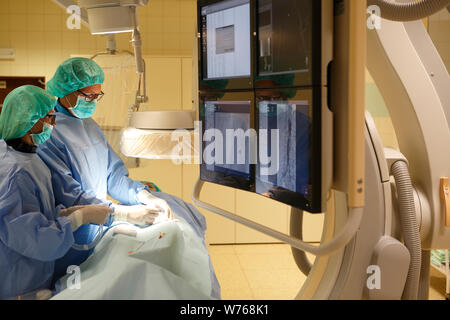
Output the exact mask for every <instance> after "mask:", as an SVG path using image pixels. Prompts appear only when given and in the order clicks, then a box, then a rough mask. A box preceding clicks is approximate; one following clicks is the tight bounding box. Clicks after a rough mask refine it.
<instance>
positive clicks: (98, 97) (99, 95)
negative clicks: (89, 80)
mask: <svg viewBox="0 0 450 320" xmlns="http://www.w3.org/2000/svg"><path fill="white" fill-rule="evenodd" d="M77 92H79V93H81V94H82V95H83V96H84V97H85V98H86V100H87V101H94V100H97V102H98V101H100V100H101V99H102V98H103V96H104V95H105V94H104V93H103V91H100V93H92V94H86V93H84V92H83V91H81V90H77Z"/></svg>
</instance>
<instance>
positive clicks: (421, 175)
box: [193, 0, 450, 299]
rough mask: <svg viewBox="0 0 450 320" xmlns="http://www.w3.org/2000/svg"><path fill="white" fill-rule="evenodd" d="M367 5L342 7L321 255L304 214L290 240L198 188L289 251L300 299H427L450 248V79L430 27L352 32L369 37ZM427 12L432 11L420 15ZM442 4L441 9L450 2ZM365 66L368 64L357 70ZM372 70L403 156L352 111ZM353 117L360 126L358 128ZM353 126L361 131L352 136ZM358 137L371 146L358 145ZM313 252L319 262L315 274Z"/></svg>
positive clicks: (196, 197)
mask: <svg viewBox="0 0 450 320" xmlns="http://www.w3.org/2000/svg"><path fill="white" fill-rule="evenodd" d="M360 2H361V3H362V2H365V1H358V3H359V4H356V2H355V1H351V0H347V1H342V3H343V5H344V8H346V10H345V13H344V14H343V15H341V16H340V17H338V18H335V25H334V33H335V40H334V46H335V50H334V51H335V52H334V55H335V56H334V61H335V62H334V65H333V68H334V70H333V72H334V77H335V78H334V79H333V81H334V82H333V85H332V88H331V90H332V91H333V92H332V97H333V99H334V101H335V102H336V101H337V105H336V108H335V114H334V126H335V142H336V143H335V145H334V156H335V159H336V160H335V166H334V178H333V182H334V183H333V190H332V191H331V192H330V196H329V199H328V206H327V212H326V213H325V221H324V229H323V233H322V239H321V245H320V246H318V247H313V246H310V245H307V244H306V243H304V242H303V241H301V228H302V223H301V222H302V218H301V217H302V212H301V211H300V210H297V209H294V208H293V209H292V213H291V226H290V235H289V236H287V235H284V234H280V233H279V232H277V231H274V230H272V229H270V228H268V227H266V226H261V225H259V224H256V223H254V222H252V221H248V220H246V219H244V218H242V217H239V216H236V215H234V214H232V213H229V212H226V211H224V210H222V209H220V208H216V207H214V206H211V205H209V204H206V203H204V202H203V201H200V192H201V187H202V185H203V182H202V181H200V180H199V181H198V182H197V184H196V186H195V187H194V190H193V201H194V203H195V204H196V205H198V206H200V207H203V208H205V209H208V210H209V211H211V212H215V213H217V214H220V215H222V216H224V217H226V218H229V219H232V220H234V221H237V222H239V223H243V224H245V225H246V226H248V227H251V228H254V229H256V230H259V231H261V232H263V233H266V234H268V235H270V236H272V237H275V238H277V239H280V240H282V241H284V242H286V243H289V244H291V246H292V250H293V254H294V258H295V260H296V262H297V264H298V266H299V268H300V269H301V270H302V271H303V272H304V273H305V274H307V275H308V278H307V280H306V282H305V283H304V285H303V287H302V288H301V290H300V292H299V293H298V295H297V297H296V298H298V299H361V298H367V299H428V287H429V283H428V281H429V280H428V279H429V267H430V259H429V258H430V250H431V249H447V248H450V205H449V201H450V199H449V196H448V184H446V183H447V181H448V180H447V179H446V178H448V177H450V149H449V147H448V146H450V129H449V128H450V92H449V90H448V88H450V78H449V74H448V72H447V70H446V68H445V66H444V64H443V62H442V59H441V58H440V56H439V54H438V52H437V50H436V49H435V47H434V45H433V43H432V41H431V39H430V37H429V36H428V33H427V32H426V30H425V28H424V25H423V23H422V21H411V22H392V21H388V20H385V19H383V20H382V27H381V29H379V30H376V29H375V30H367V35H366V34H365V32H361V30H360V29H354V28H355V27H358V28H362V29H364V30H365V28H366V25H365V22H366V20H365V19H364V21H362V20H361V16H360V15H361V7H358V6H359V5H361V3H360ZM368 2H369V4H377V3H378V4H381V5H382V4H383V3H382V2H383V1H374V0H369V1H368ZM426 2H428V4H429V3H430V2H433V1H420V5H424V3H425V6H426V5H427V4H426ZM437 2H440V3H437ZM436 3H437V4H436ZM434 4H435V5H437V6H440V8H442V7H443V6H442V5H443V4H444V5H445V1H434ZM448 4H449V2H448V1H447V5H448ZM402 6H411V3H409V4H401V3H398V7H397V8H394V9H393V10H394V11H390V12H389V14H391V15H390V16H389V15H388V16H389V18H390V19H394V18H395V17H397V18H398V11H396V10H398V9H405V8H404V7H402ZM365 8H366V6H364V11H365ZM427 8H428V9H429V10H436V8H437V7H436V6H435V7H434V9H433V8H431V9H430V7H427ZM388 9H389V8H388ZM411 11H415V12H412V13H411ZM409 12H410V14H409V15H407V16H405V15H401V16H402V17H403V19H404V20H414V19H415V18H417V7H416V8H415V10H409ZM430 12H431V11H430ZM358 15H359V16H358ZM365 18H367V17H365ZM398 20H400V18H398ZM366 37H367V38H366ZM366 39H367V41H366ZM361 42H362V43H363V45H361ZM358 44H359V45H358ZM365 44H367V48H366V47H365ZM366 50H367V61H365V60H364V57H365V51H366ZM361 56H363V57H362V58H361ZM357 57H359V59H362V60H352V58H353V59H355V58H357ZM366 65H367V69H368V70H369V72H370V73H371V75H372V77H373V78H374V80H375V82H376V84H377V86H378V88H379V90H380V92H381V95H382V96H383V98H384V101H385V103H386V105H387V107H388V110H389V113H390V116H391V119H392V122H393V125H394V128H395V131H396V135H397V138H398V142H399V147H400V150H392V149H386V148H384V147H383V145H382V143H381V139H380V137H379V135H378V133H377V130H376V128H375V125H374V122H373V119H372V118H371V116H370V114H369V113H366V114H365V125H363V126H361V122H358V121H360V120H361V118H360V114H358V112H360V111H358V110H360V109H358V106H355V105H353V107H354V108H356V109H353V110H352V104H355V103H359V104H360V105H359V107H361V106H364V99H361V94H362V95H363V96H364V88H361V85H362V84H363V83H361V82H364V79H361V72H362V70H361V66H362V68H364V67H365V66H366ZM363 78H364V77H363ZM336 83H339V84H340V85H336ZM358 91H359V92H358ZM361 91H362V92H361ZM338 106H339V107H342V108H340V109H339V108H338ZM363 109H364V108H363ZM354 112H356V113H354ZM355 115H356V117H359V118H357V119H352V116H355ZM352 121H354V122H353V124H354V126H353V127H352V126H348V124H349V123H351V122H352ZM348 127H350V128H348ZM352 130H356V131H353V132H352ZM358 130H360V131H359V134H360V136H361V137H363V139H364V140H363V141H362V142H363V144H361V141H359V142H358V141H355V140H353V141H352V138H355V137H352V134H358ZM363 131H364V135H363V134H362V132H363ZM361 146H362V148H363V149H362V150H361V149H358V148H361ZM361 156H362V157H363V158H362V159H361V158H358V157H361ZM352 161H353V165H352V166H350V163H351V162H352ZM353 167H357V170H360V172H362V175H363V177H364V179H363V181H364V196H363V197H361V195H358V194H356V195H355V193H354V192H355V190H354V189H352V188H353V187H352V182H353V183H356V181H355V179H354V180H350V179H352V177H357V176H358V174H357V170H356V172H355V171H353V173H351V171H352V170H353ZM355 187H357V183H356V184H355ZM446 188H447V189H446ZM446 190H447V191H446ZM352 194H353V195H352ZM350 208H353V209H350ZM327 245H328V247H327ZM320 248H322V249H323V250H321V249H320ZM305 251H306V252H311V253H313V254H316V255H317V258H316V260H315V262H314V264H313V265H311V264H310V262H309V261H308V259H307V258H306V255H305ZM447 267H448V266H447Z"/></svg>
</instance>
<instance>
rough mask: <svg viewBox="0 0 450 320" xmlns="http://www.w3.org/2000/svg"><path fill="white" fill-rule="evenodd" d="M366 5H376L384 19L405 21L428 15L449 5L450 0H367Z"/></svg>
mask: <svg viewBox="0 0 450 320" xmlns="http://www.w3.org/2000/svg"><path fill="white" fill-rule="evenodd" d="M367 5H368V6H371V5H376V6H378V7H379V8H380V11H381V17H382V18H384V19H387V20H392V21H402V22H406V21H415V20H420V19H423V18H426V17H429V16H431V15H432V14H434V13H436V12H438V11H440V10H442V9H444V8H445V7H447V6H448V5H450V0H420V1H418V2H409V3H399V2H392V1H388V0H367Z"/></svg>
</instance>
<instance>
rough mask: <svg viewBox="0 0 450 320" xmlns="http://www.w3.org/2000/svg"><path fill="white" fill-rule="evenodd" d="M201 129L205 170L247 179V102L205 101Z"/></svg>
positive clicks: (248, 165)
mask: <svg viewBox="0 0 450 320" xmlns="http://www.w3.org/2000/svg"><path fill="white" fill-rule="evenodd" d="M204 125H205V128H204V129H205V132H204V135H203V139H204V140H207V141H205V142H204V148H203V151H204V154H203V155H204V161H205V163H206V169H207V170H209V171H214V172H222V173H224V174H231V175H235V176H241V177H244V178H249V177H250V136H248V133H249V128H250V102H249V101H242V102H239V101H235V102H223V101H222V102H216V101H208V102H206V103H205V122H204ZM246 134H247V135H246Z"/></svg>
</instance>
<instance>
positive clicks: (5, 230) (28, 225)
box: [0, 174, 74, 261]
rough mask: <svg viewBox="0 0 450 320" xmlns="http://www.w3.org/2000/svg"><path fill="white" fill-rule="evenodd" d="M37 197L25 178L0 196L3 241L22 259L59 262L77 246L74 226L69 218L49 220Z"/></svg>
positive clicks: (12, 181)
mask: <svg viewBox="0 0 450 320" xmlns="http://www.w3.org/2000/svg"><path fill="white" fill-rule="evenodd" d="M35 195H36V190H35V188H34V184H33V182H32V181H31V180H30V179H29V178H28V176H27V175H26V174H19V175H17V176H16V177H15V178H14V179H12V180H11V189H10V190H8V191H7V192H5V193H4V194H1V195H0V208H1V209H0V220H1V222H2V223H1V224H0V241H1V242H2V243H3V244H5V245H6V246H7V247H9V248H10V249H11V250H14V251H16V252H18V253H20V254H21V255H23V256H26V257H29V258H32V259H36V260H39V261H52V260H56V259H58V258H61V257H62V256H63V255H64V254H65V253H66V252H67V251H69V249H70V247H71V246H72V244H73V242H74V238H73V232H72V229H71V224H70V221H69V219H67V218H66V217H57V215H55V216H56V217H55V220H49V219H48V218H47V216H46V215H45V214H44V213H42V212H41V208H40V204H39V201H38V199H36V196H35ZM57 210H59V209H58V208H57V209H55V212H56V211H57Z"/></svg>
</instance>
